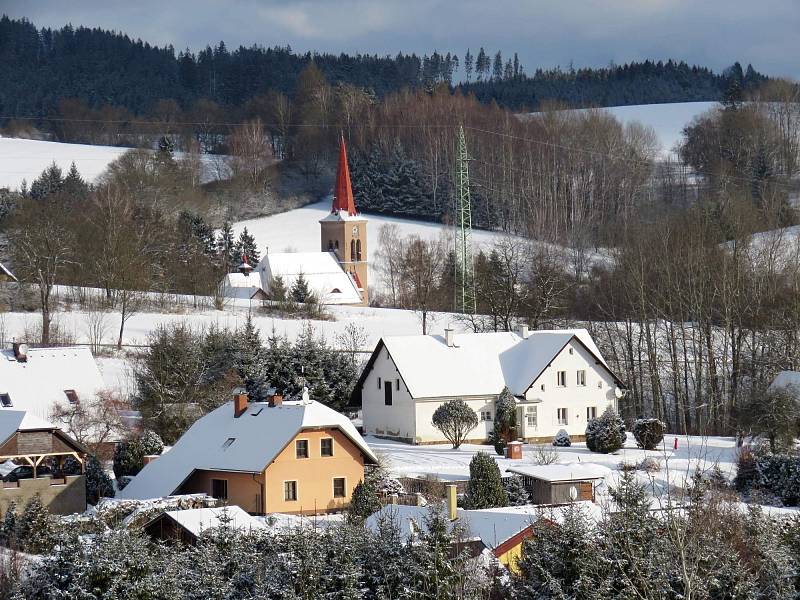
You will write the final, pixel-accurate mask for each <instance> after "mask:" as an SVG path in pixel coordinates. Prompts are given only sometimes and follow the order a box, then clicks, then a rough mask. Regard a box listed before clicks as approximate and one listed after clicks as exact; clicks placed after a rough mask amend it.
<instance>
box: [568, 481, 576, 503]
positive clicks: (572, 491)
mask: <svg viewBox="0 0 800 600" xmlns="http://www.w3.org/2000/svg"><path fill="white" fill-rule="evenodd" d="M569 499H570V500H572V501H573V502H575V500H577V499H578V488H576V487H575V486H574V485H573V486H570V488H569Z"/></svg>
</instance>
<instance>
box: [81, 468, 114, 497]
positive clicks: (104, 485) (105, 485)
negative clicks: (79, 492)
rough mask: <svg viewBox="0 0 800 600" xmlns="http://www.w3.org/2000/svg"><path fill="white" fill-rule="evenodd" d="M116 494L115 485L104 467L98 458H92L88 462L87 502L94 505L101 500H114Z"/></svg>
mask: <svg viewBox="0 0 800 600" xmlns="http://www.w3.org/2000/svg"><path fill="white" fill-rule="evenodd" d="M114 493H115V492H114V484H113V483H112V482H111V478H110V477H109V476H108V474H106V472H105V470H103V465H101V464H100V461H99V460H97V457H96V456H90V457H89V458H88V460H87V461H86V502H88V503H89V504H92V505H94V504H97V501H98V500H100V498H113V497H114Z"/></svg>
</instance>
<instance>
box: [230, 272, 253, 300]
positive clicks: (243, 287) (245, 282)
mask: <svg viewBox="0 0 800 600" xmlns="http://www.w3.org/2000/svg"><path fill="white" fill-rule="evenodd" d="M221 285H222V295H223V296H225V297H226V298H240V299H243V300H251V299H252V298H253V297H255V296H257V295H258V293H259V292H263V290H262V289H261V278H260V277H259V276H258V275H257V274H255V273H251V274H249V275H245V274H244V273H228V274H227V275H225V279H223V280H222V284H221Z"/></svg>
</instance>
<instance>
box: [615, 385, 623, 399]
mask: <svg viewBox="0 0 800 600" xmlns="http://www.w3.org/2000/svg"><path fill="white" fill-rule="evenodd" d="M614 396H615V397H616V398H617V399H620V398H622V397H624V396H625V390H623V389H622V388H621V387H619V386H617V387H615V388H614Z"/></svg>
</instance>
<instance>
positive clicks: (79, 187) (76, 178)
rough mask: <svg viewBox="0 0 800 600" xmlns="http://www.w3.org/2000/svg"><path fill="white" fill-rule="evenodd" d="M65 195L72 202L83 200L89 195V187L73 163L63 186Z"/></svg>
mask: <svg viewBox="0 0 800 600" xmlns="http://www.w3.org/2000/svg"><path fill="white" fill-rule="evenodd" d="M62 189H63V191H64V194H65V195H66V196H68V197H69V198H70V199H71V200H83V199H84V198H86V196H87V194H88V193H89V186H88V185H87V184H86V182H85V181H84V180H83V178H82V177H81V174H80V173H79V172H78V168H77V167H76V166H75V163H74V162H73V163H72V165H71V166H70V168H69V172H68V173H67V176H66V177H65V178H64V183H63V186H62Z"/></svg>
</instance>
